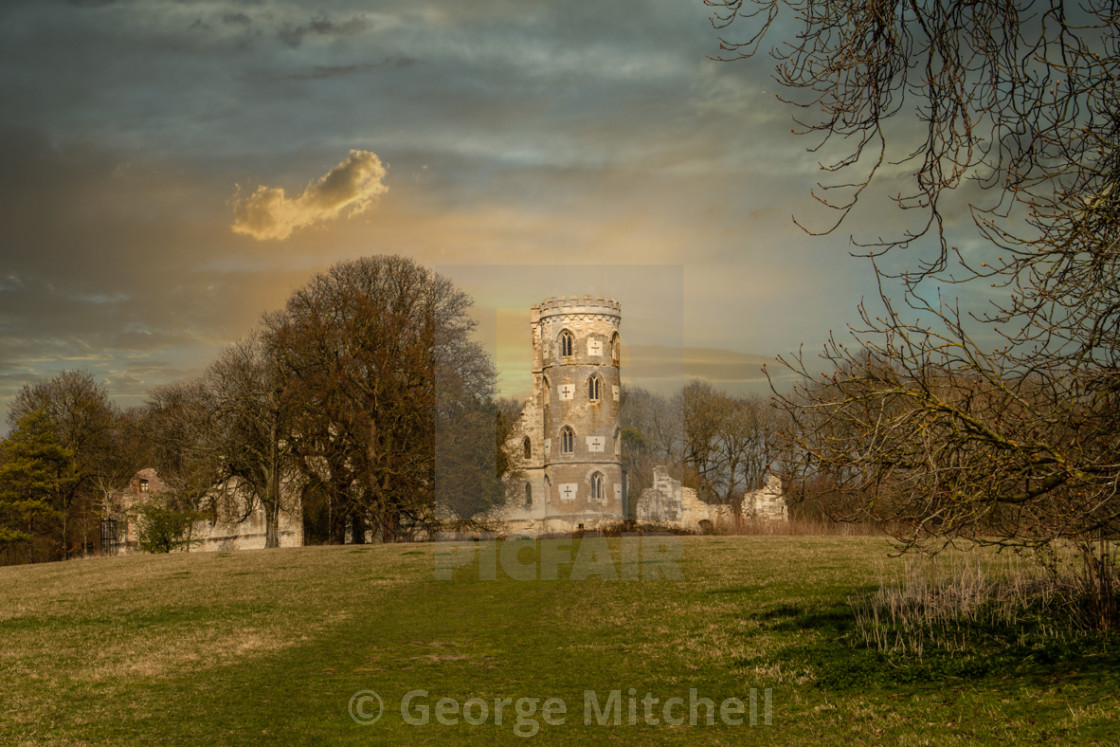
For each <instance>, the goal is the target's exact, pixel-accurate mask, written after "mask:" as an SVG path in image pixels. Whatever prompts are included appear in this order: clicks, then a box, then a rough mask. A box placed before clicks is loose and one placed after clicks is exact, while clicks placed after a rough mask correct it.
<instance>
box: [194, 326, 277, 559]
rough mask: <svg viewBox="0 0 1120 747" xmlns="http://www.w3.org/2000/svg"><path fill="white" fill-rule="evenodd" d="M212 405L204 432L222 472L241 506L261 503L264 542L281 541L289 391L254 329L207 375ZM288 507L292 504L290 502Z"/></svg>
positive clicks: (274, 543)
mask: <svg viewBox="0 0 1120 747" xmlns="http://www.w3.org/2000/svg"><path fill="white" fill-rule="evenodd" d="M205 383H206V387H207V388H208V389H209V393H210V399H211V402H212V405H213V408H214V417H213V419H212V420H211V421H210V423H211V426H212V427H211V428H210V429H209V431H208V433H207V434H206V435H205V437H206V438H208V439H210V440H211V442H212V443H211V446H210V448H211V450H213V451H215V452H216V453H219V454H220V455H221V457H220V465H221V477H222V478H224V479H229V480H232V481H233V487H234V489H236V490H238V491H240V493H241V494H243V495H245V496H246V497H247V498H248V500H247V502H246V505H244V506H243V507H242V508H243V510H244V511H246V512H248V511H251V510H252V509H253V508H254V507H255V506H256V505H257V504H259V505H260V506H261V507H262V508H263V509H264V517H265V547H266V548H270V547H279V546H280V535H279V518H280V512H281V510H283V509H284V508H285V506H284V505H283V504H284V501H283V500H282V498H283V495H284V492H285V491H287V492H288V493H294V492H295V491H296V490H297V486H296V485H295V481H296V470H295V459H294V457H293V455H292V448H293V444H294V439H293V435H292V426H293V421H294V418H293V416H292V410H293V404H292V401H291V399H292V396H293V395H294V393H293V392H291V391H288V390H286V389H285V385H286V382H285V380H284V378H283V376H282V375H281V371H280V367H279V365H278V364H277V363H276V361H275V360H274V359H273V357H272V356H271V352H270V351H269V350H268V349H267V348H266V347H265V346H264V345H263V343H262V342H261V339H260V337H259V336H258V335H257V334H256V333H250V334H249V335H247V336H246V337H245V338H244V339H243V340H241V341H240V342H238V343H235V344H233V345H231V346H229V347H228V348H226V349H225V350H224V351H223V352H222V354H221V355H220V356H219V357H218V360H217V361H215V362H214V364H213V365H211V366H210V368H209V370H208V371H207V374H206V379H205ZM288 508H290V507H288Z"/></svg>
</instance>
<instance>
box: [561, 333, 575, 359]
mask: <svg viewBox="0 0 1120 747" xmlns="http://www.w3.org/2000/svg"><path fill="white" fill-rule="evenodd" d="M575 349H576V338H575V336H574V335H573V334H572V333H571V332H569V331H568V330H564V331H563V332H561V333H560V355H562V356H565V357H568V356H571V355H572V352H573V351H574V350H575Z"/></svg>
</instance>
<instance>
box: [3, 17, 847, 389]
mask: <svg viewBox="0 0 1120 747" xmlns="http://www.w3.org/2000/svg"><path fill="white" fill-rule="evenodd" d="M5 14H6V18H5V23H3V24H0V49H2V50H3V54H2V55H0V57H2V59H0V112H2V113H0V126H4V125H7V126H9V129H7V130H6V131H3V132H0V170H2V172H3V174H4V176H5V178H4V180H0V262H2V263H0V410H2V409H3V408H4V406H5V405H4V402H3V401H2V398H3V396H4V391H3V386H4V384H3V382H4V380H5V379H4V378H3V377H5V376H8V375H11V376H15V377H17V378H18V377H27V376H32V375H47V374H49V373H51V372H52V371H55V370H57V369H59V368H60V367H62V368H67V367H68V368H73V367H87V366H88V367H92V368H94V369H95V370H96V371H97V372H98V373H99V374H103V375H105V376H108V377H111V378H112V380H113V381H115V382H119V385H120V386H121V387H125V388H127V389H128V393H130V394H131V393H133V392H135V391H138V390H139V389H140V388H141V387H142V386H143V385H145V384H146V385H151V384H153V383H161V382H162V381H163V380H165V378H166V377H168V376H177V375H180V374H181V373H182V372H184V371H192V370H197V369H200V368H201V367H203V366H205V365H206V364H207V363H208V362H209V360H210V359H211V358H212V356H213V354H214V352H215V351H216V350H217V349H218V347H220V346H221V344H223V343H225V342H228V341H230V340H232V339H235V338H236V337H238V336H240V334H242V333H243V332H244V331H245V330H246V329H247V328H248V327H250V326H251V325H252V324H253V323H254V322H255V320H256V319H257V317H258V315H259V314H260V313H261V312H263V311H266V310H268V309H271V308H276V306H278V305H279V304H280V303H282V301H283V299H284V298H285V297H286V296H287V294H288V293H289V292H290V291H291V290H292V289H294V288H295V287H297V286H298V285H300V284H302V283H303V282H305V281H306V280H307V279H308V278H309V276H310V275H311V274H312V273H313V272H315V271H317V270H320V269H323V268H324V267H325V266H327V265H329V264H330V263H331V262H333V261H336V260H339V259H344V258H348V257H355V256H359V255H362V254H371V253H402V254H406V255H408V256H412V257H414V258H416V259H418V260H419V261H422V262H425V263H428V264H433V265H434V264H438V263H440V262H457V263H464V262H466V263H490V264H499V263H511V262H517V263H524V264H530V263H539V262H541V261H549V262H566V263H577V262H578V263H595V262H614V263H624V264H625V263H667V264H676V265H685V266H686V272H685V277H686V279H687V283H688V293H689V296H688V304H689V305H688V314H689V322H688V334H689V335H690V336H691V337H690V339H689V344H692V345H697V346H700V345H703V346H709V347H713V348H719V347H726V348H731V349H737V350H753V351H756V352H760V353H770V352H776V351H777V350H781V349H787V348H788V345H787V344H786V343H784V342H783V341H784V340H787V339H790V340H792V342H791V343H790V344H795V342H796V341H797V340H799V339H802V338H803V337H804V336H805V331H806V330H808V331H809V332H812V330H813V329H814V328H815V327H817V326H820V322H819V317H820V313H819V310H820V309H821V308H827V309H828V311H829V314H828V323H829V324H831V323H832V322H833V321H834V320H835V319H836V318H838V317H839V316H840V315H841V314H842V313H843V311H845V310H846V309H847V308H848V307H849V306H851V305H853V304H854V299H855V298H858V296H859V295H860V294H859V293H858V292H853V291H852V288H853V287H854V285H855V284H854V283H853V282H850V278H846V277H845V276H844V274H843V273H838V272H828V273H820V274H813V273H810V274H808V275H806V274H805V272H804V268H805V267H818V266H820V265H823V264H825V262H824V261H823V260H822V257H826V256H828V255H827V254H826V253H825V252H824V251H821V252H818V253H816V254H814V253H813V252H807V251H805V249H804V243H803V241H802V239H801V237H799V235H798V234H797V233H796V231H795V230H794V229H793V228H792V226H791V225H790V223H789V215H790V214H791V213H793V212H795V210H796V207H797V206H796V204H795V200H794V199H793V198H792V197H791V195H792V194H793V193H792V192H791V186H792V185H795V184H798V185H800V184H802V183H804V181H806V180H804V177H805V176H806V175H807V174H809V171H810V169H811V168H812V161H811V160H810V161H809V162H808V165H805V163H806V162H804V161H802V160H800V155H801V151H800V145H799V144H795V143H790V142H789V141H784V140H779V139H778V138H777V136H776V134H775V133H779V134H780V133H788V130H789V124H788V119H787V117H788V114H787V113H783V112H782V111H781V110H780V109H775V108H774V107H772V106H770V104H771V102H772V93H769V92H767V91H766V87H767V86H768V85H770V83H769V82H768V71H767V70H766V69H765V67H757V66H756V67H753V68H750V67H746V66H739V65H724V64H721V63H716V62H713V61H711V60H709V59H708V55H711V54H717V53H718V42H717V40H716V38H715V35H714V33H713V32H712V29H711V27H710V24H709V23H708V21H707V11H706V9H705V8H704V6H703V5H702V4H701V3H700V2H699V1H698V0H697V2H679V0H641V1H639V0H612V2H609V3H604V2H601V0H595V1H594V2H592V1H591V0H551V1H547V2H546V1H544V0H471V2H464V1H462V0H438V1H437V0H382V1H381V2H378V3H376V4H371V3H368V2H365V0H327V1H326V2H317V3H314V4H312V3H299V2H288V3H252V4H250V3H244V2H232V1H230V2H224V1H223V0H208V1H207V2H196V3H168V2H164V1H163V0H135V1H133V2H128V3H111V4H105V5H103V6H100V7H98V8H93V7H86V8H81V9H79V8H75V7H71V6H68V5H65V4H61V3H43V2H25V3H19V2H13V3H12V4H10V5H6V7H5ZM196 22H197V25H196ZM192 25H194V26H195V27H194V28H193V29H192V28H191V27H192ZM13 126H18V127H17V128H16V129H12V127H13ZM351 150H359V151H368V152H371V153H377V154H378V155H379V156H380V157H382V158H384V159H385V161H386V162H387V163H391V164H392V169H391V171H390V173H389V176H388V178H387V179H386V181H385V183H384V184H385V186H388V187H390V188H391V189H390V191H389V192H387V193H386V194H385V195H384V197H382V198H380V201H379V205H378V208H377V210H376V211H375V212H370V213H366V214H362V215H360V216H357V217H355V218H354V219H352V220H351V219H347V220H330V221H317V222H311V223H308V224H306V225H307V228H306V230H303V231H297V232H293V233H292V234H291V235H290V237H289V238H287V239H285V240H284V241H279V242H278V241H272V242H268V243H267V244H261V243H259V242H256V241H254V240H252V239H251V238H248V237H246V236H237V235H234V234H233V233H232V232H231V231H230V222H231V209H232V208H233V207H234V205H233V203H232V202H230V196H231V194H232V193H233V190H234V185H236V184H244V185H253V186H252V187H251V188H250V187H247V188H246V194H245V195H243V196H247V195H251V194H253V193H254V190H255V189H256V186H255V185H262V184H263V185H268V187H267V190H270V191H268V192H267V195H271V196H272V197H273V198H278V197H279V195H280V194H281V192H279V191H276V190H282V191H283V195H284V196H285V199H287V200H298V199H299V195H300V194H301V193H302V190H304V189H305V188H306V187H307V185H308V180H309V179H312V178H313V177H315V176H317V175H323V174H326V173H328V172H330V171H331V170H332V169H333V168H335V167H336V164H339V160H340V158H342V157H343V156H344V155H345V154H346V153H348V152H349V151H351ZM802 194H803V192H802ZM267 195H266V196H267ZM287 195H291V196H292V197H287ZM807 202H808V199H805V200H802V201H801V204H805V203H807ZM254 204H257V203H254ZM268 204H269V206H276V205H281V206H283V205H288V203H286V202H280V201H278V199H273V200H272V202H270V203H268ZM276 216H277V213H276V211H275V210H272V209H271V207H270V209H269V211H268V212H267V215H266V216H265V217H267V218H269V219H270V221H271V222H270V223H268V222H267V221H266V223H268V225H279V223H282V221H280V222H278V221H277V220H276ZM834 249H835V248H834ZM843 250H844V247H843V246H841V247H839V249H835V253H836V255H837V256H840V257H841V258H842V257H843ZM588 284H590V281H588V280H586V279H585V280H583V281H581V282H580V283H573V284H572V285H569V286H567V287H565V288H563V289H557V290H558V291H561V292H573V291H576V292H579V291H582V290H585V288H584V287H582V286H585V285H588ZM604 291H606V289H604ZM535 300H539V299H535V298H534V299H530V302H532V301H535ZM790 320H794V322H795V323H791V322H790ZM791 324H792V326H791ZM132 364H137V365H138V366H140V367H139V368H131V367H130V366H131V365H132ZM144 366H149V367H148V368H144ZM704 370H705V371H707V372H708V373H709V374H711V375H713V376H715V375H717V374H718V375H721V376H723V375H727V376H730V377H734V376H740V375H745V374H743V373H742V371H743V370H745V369H743V367H742V366H740V365H739V364H738V363H734V362H733V363H730V364H728V365H726V366H725V365H724V364H720V365H718V366H717V365H714V364H712V365H708V366H707V367H706V368H705V369H704ZM752 376H753V374H752ZM20 380H23V379H20ZM13 386H14V384H13ZM9 391H10V390H9ZM114 391H117V390H114ZM121 391H122V392H123V390H121Z"/></svg>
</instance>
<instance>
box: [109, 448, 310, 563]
mask: <svg viewBox="0 0 1120 747" xmlns="http://www.w3.org/2000/svg"><path fill="white" fill-rule="evenodd" d="M285 488H286V489H285V491H284V495H282V497H281V510H280V515H279V517H278V521H277V524H278V539H279V543H280V547H302V546H303V510H302V506H301V505H300V501H299V496H298V494H297V491H296V490H295V489H294V486H291V485H288V486H285ZM167 491H168V488H167V486H166V485H165V484H164V482H163V481H162V480H161V479H160V477H159V474H158V473H157V472H156V471H155V470H154V469H150V468H149V469H143V470H140V471H139V472H137V473H136V475H135V476H133V478H132V480H131V481H130V482H129V486H128V488H127V489H125V490H124V491H122V492H120V493H118V494H116V495H115V496H113V497H112V499H111V501H110V503H111V505H110V507H109V514H110V515H111V516H112V518H113V519H115V521H116V526H117V534H118V538H117V542H116V543H115V547H114V549H113V551H112V552H113V554H122V553H123V554H127V553H130V552H136V551H138V548H139V543H140V533H141V531H143V521H144V520H143V517H142V516H141V512H140V511H139V508H140V507H141V506H142V505H144V504H146V503H149V502H152V501H160V500H164V496H165V495H166V494H167ZM211 497H212V498H213V500H214V503H215V506H216V509H215V515H214V517H213V518H212V519H200V520H198V521H195V522H193V523H192V524H191V527H190V530H189V534H188V536H189V538H190V551H191V552H209V551H217V550H259V549H263V548H264V546H265V516H264V508H263V507H262V506H260V504H259V503H256V504H255V505H253V507H252V509H249V505H250V504H249V502H248V498H247V496H246V495H245V494H244V492H243V491H241V490H239V489H238V488H237V486H236V484H229V485H226V486H225V487H223V488H220V489H218V490H217V491H215V493H214V494H213V495H212V496H211Z"/></svg>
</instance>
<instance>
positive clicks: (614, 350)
mask: <svg viewBox="0 0 1120 747" xmlns="http://www.w3.org/2000/svg"><path fill="white" fill-rule="evenodd" d="M618 348H619V344H618V333H617V332H615V333H614V334H613V335H611V364H612V365H615V366H617V365H618V357H619V355H618Z"/></svg>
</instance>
